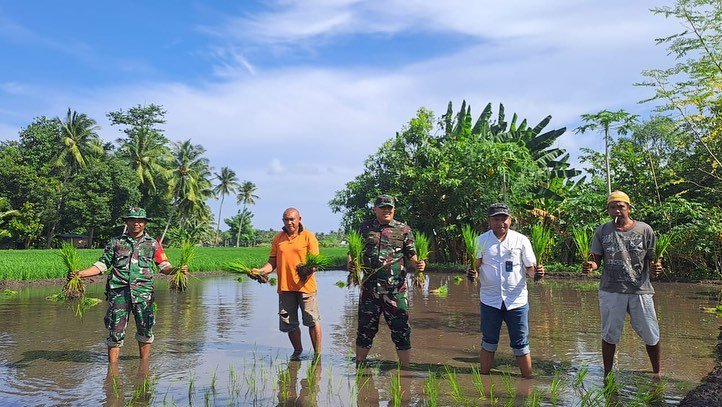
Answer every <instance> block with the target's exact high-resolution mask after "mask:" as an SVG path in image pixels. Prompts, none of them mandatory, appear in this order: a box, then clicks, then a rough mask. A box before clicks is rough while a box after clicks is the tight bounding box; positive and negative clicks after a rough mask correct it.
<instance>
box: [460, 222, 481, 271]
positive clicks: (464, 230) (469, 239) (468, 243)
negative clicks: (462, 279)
mask: <svg viewBox="0 0 722 407" xmlns="http://www.w3.org/2000/svg"><path fill="white" fill-rule="evenodd" d="M461 236H462V237H463V238H464V247H466V257H467V261H468V264H467V267H468V269H469V270H474V263H475V262H476V251H477V249H478V246H479V241H478V240H477V235H476V232H475V231H474V228H472V227H471V225H463V226H462V227H461Z"/></svg>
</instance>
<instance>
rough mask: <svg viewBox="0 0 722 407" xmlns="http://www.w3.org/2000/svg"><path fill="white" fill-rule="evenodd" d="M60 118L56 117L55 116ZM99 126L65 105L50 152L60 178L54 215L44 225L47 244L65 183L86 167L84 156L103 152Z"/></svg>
mask: <svg viewBox="0 0 722 407" xmlns="http://www.w3.org/2000/svg"><path fill="white" fill-rule="evenodd" d="M58 120H60V119H58ZM99 129H100V127H98V125H97V123H96V122H95V120H93V119H91V118H89V117H88V116H87V115H86V114H84V113H80V114H79V113H78V112H76V111H74V110H72V109H70V108H68V113H67V115H66V117H65V120H63V121H62V122H61V124H60V133H59V134H58V135H57V139H56V146H57V152H56V153H55V155H54V156H53V165H54V166H55V168H56V169H58V170H59V172H60V174H61V177H62V181H61V184H60V191H59V194H58V202H57V205H56V211H55V218H54V219H53V222H52V225H51V226H50V228H49V229H48V235H47V248H48V249H49V248H50V247H51V245H52V240H53V236H54V235H55V229H56V228H57V226H58V221H59V218H60V209H61V208H62V205H63V198H64V191H65V185H66V184H67V183H68V180H69V179H70V177H72V176H73V175H75V174H77V173H78V171H80V170H81V169H83V168H85V167H86V164H87V160H88V159H89V158H91V157H93V156H99V155H102V154H103V153H104V150H103V145H102V142H101V141H100V137H98V133H97V131H98V130H99Z"/></svg>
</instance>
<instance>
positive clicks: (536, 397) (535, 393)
mask: <svg viewBox="0 0 722 407" xmlns="http://www.w3.org/2000/svg"><path fill="white" fill-rule="evenodd" d="M542 399H543V396H542V394H541V393H540V392H539V390H538V389H537V388H536V387H535V388H533V389H531V393H529V396H527V398H526V400H524V406H528V407H540V406H541V405H542Z"/></svg>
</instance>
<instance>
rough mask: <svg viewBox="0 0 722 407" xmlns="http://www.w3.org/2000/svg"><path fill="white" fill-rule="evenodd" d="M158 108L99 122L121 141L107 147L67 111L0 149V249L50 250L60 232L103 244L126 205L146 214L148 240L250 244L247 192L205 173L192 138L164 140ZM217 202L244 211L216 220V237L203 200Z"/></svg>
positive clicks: (229, 177) (87, 122) (227, 172)
mask: <svg viewBox="0 0 722 407" xmlns="http://www.w3.org/2000/svg"><path fill="white" fill-rule="evenodd" d="M165 114H166V111H165V110H164V109H163V108H162V107H161V106H158V105H154V104H151V105H147V106H141V105H138V106H134V107H132V108H130V109H128V110H118V111H113V112H109V113H108V114H107V116H108V118H109V120H110V122H111V125H112V126H117V127H118V128H119V129H120V130H121V132H122V136H121V137H119V138H118V139H117V140H115V142H114V143H110V142H104V141H103V140H102V139H101V138H100V137H99V135H98V130H99V127H98V125H97V122H96V121H95V120H94V119H92V118H90V117H88V116H87V115H86V114H83V113H78V112H76V111H74V110H72V109H68V111H67V114H66V115H65V117H64V118H62V119H61V118H60V117H55V118H48V117H39V118H36V119H35V120H33V122H32V123H30V124H29V125H28V126H27V127H25V128H23V129H22V130H20V133H19V139H18V140H16V141H9V140H6V141H2V142H0V244H1V245H2V246H4V247H12V248H32V247H46V248H50V247H52V246H53V245H54V243H57V236H58V234H61V233H63V234H64V233H76V234H86V235H88V237H89V240H90V242H91V246H92V242H93V241H98V240H100V241H101V242H102V241H106V240H108V239H109V238H110V237H112V236H115V235H117V234H119V233H120V231H122V223H121V222H120V217H121V216H122V214H123V213H124V212H125V211H127V210H128V208H130V207H132V206H141V207H144V208H146V209H147V211H148V213H149V214H150V215H151V216H152V217H153V222H152V223H151V224H150V225H149V226H150V229H151V231H152V232H153V234H154V235H155V236H156V237H159V238H161V239H162V240H163V241H165V242H168V243H170V244H174V243H178V242H180V241H183V240H190V241H193V242H196V243H208V244H230V245H232V244H235V245H236V246H238V245H248V244H253V243H255V234H256V231H255V230H254V229H253V226H252V219H253V214H252V213H251V212H250V210H249V209H248V206H249V205H253V204H255V202H256V200H257V199H258V198H259V197H258V196H257V195H256V185H255V184H254V183H253V182H251V181H243V182H240V181H239V178H238V176H237V175H236V173H235V172H234V171H233V170H231V169H230V168H228V167H223V168H221V170H220V171H219V172H213V170H212V168H211V166H210V162H209V160H208V158H206V157H205V148H203V146H202V145H200V144H193V143H192V142H191V140H185V141H178V142H171V141H170V140H169V139H168V138H167V137H166V136H165V134H164V131H163V129H162V128H161V125H163V124H164V123H165ZM226 196H233V197H235V198H236V201H237V203H238V204H241V205H243V206H242V210H240V211H239V212H238V213H237V214H236V215H235V216H232V217H231V218H227V219H224V221H225V223H226V224H228V226H229V227H230V229H229V230H228V231H226V232H224V233H221V232H220V224H219V222H216V221H215V220H214V217H213V214H211V211H210V208H209V206H208V205H207V204H206V201H207V200H208V199H212V198H220V199H221V206H220V208H219V211H218V219H221V218H222V209H223V202H224V200H225V197H226Z"/></svg>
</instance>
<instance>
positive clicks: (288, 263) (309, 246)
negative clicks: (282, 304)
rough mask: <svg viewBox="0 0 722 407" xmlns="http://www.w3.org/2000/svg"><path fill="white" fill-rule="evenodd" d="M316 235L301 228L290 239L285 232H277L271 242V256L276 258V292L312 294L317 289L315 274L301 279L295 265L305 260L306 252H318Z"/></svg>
mask: <svg viewBox="0 0 722 407" xmlns="http://www.w3.org/2000/svg"><path fill="white" fill-rule="evenodd" d="M318 252H319V251H318V240H317V239H316V235H314V234H313V233H311V232H309V231H308V230H305V229H304V230H301V231H300V232H299V233H298V235H296V237H294V238H293V239H291V238H290V237H289V236H288V234H287V233H286V232H278V233H276V236H274V237H273V241H272V242H271V257H275V258H276V273H277V274H278V292H279V293H280V292H282V291H298V292H302V293H307V294H312V293H315V292H316V291H317V288H316V276H315V275H314V274H311V276H309V277H308V278H307V279H306V280H305V281H302V280H301V278H300V277H299V276H298V272H297V271H296V266H298V265H299V264H301V263H304V262H305V261H306V253H311V254H318Z"/></svg>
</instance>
